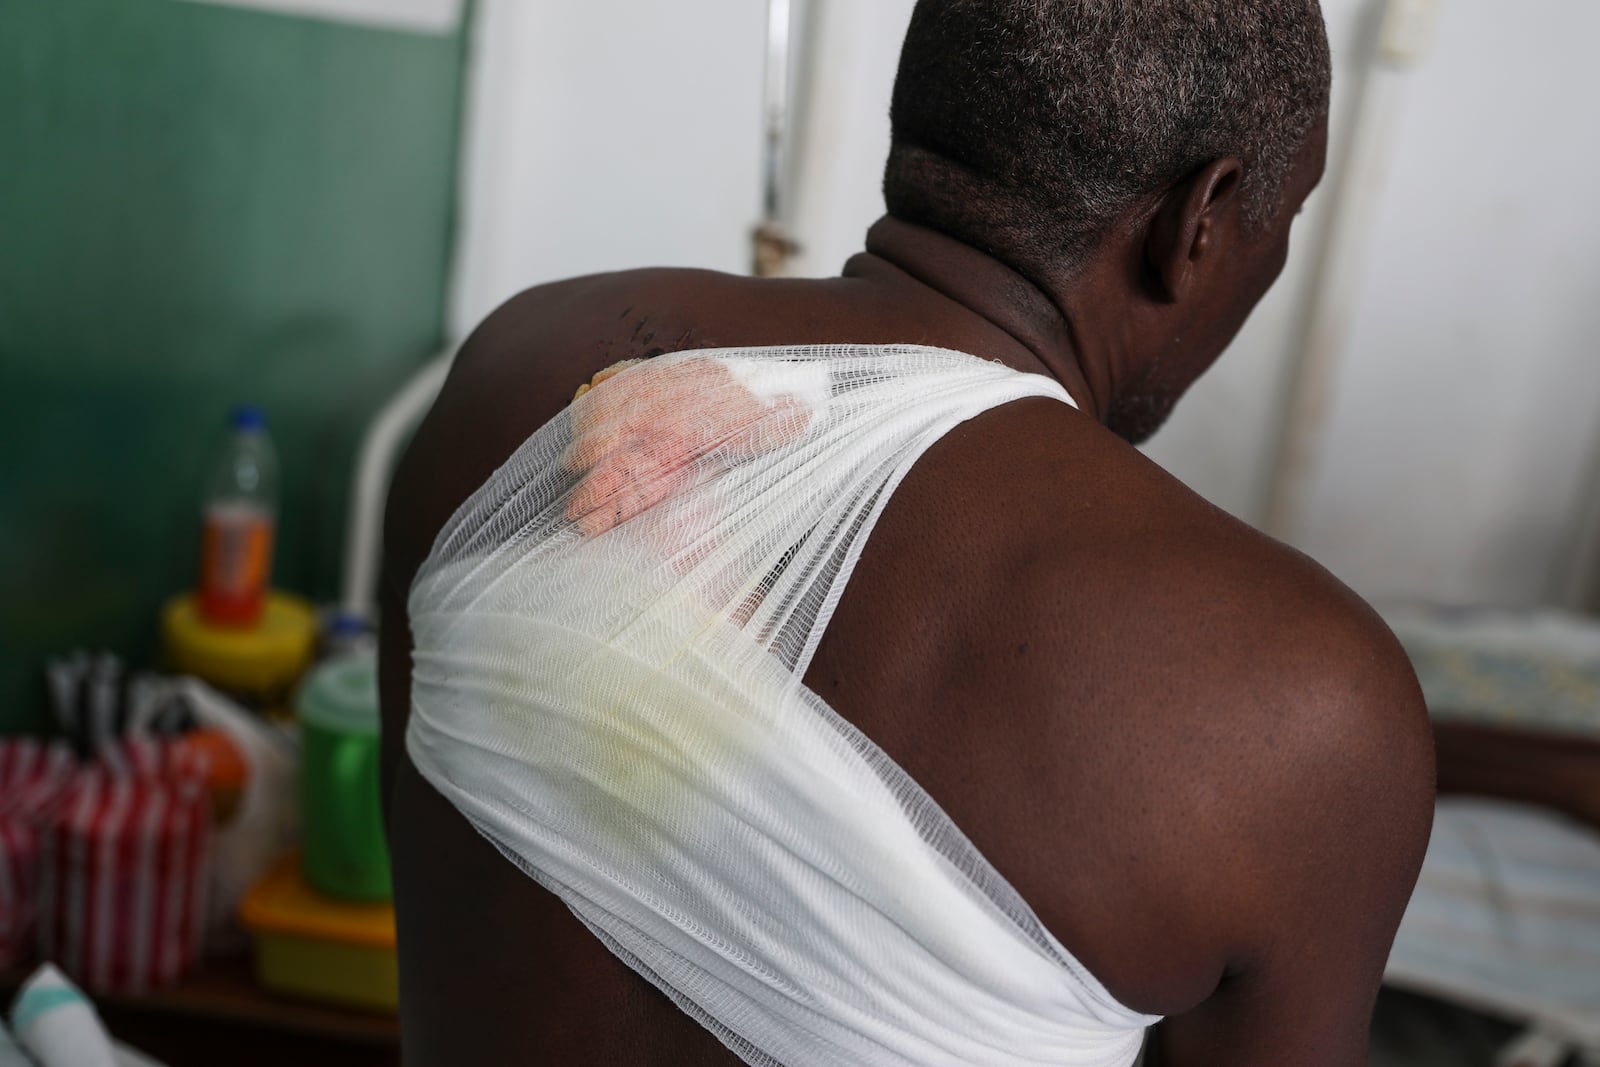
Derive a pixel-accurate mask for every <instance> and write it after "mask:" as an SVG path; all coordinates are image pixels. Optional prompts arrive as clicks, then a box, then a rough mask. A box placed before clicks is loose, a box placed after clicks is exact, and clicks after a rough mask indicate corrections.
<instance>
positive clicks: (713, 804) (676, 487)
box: [402, 346, 1155, 1067]
mask: <svg viewBox="0 0 1600 1067" xmlns="http://www.w3.org/2000/svg"><path fill="white" fill-rule="evenodd" d="M1025 397H1052V398H1055V399H1057V400H1060V401H1062V402H1064V403H1069V404H1070V403H1071V400H1070V399H1069V398H1068V397H1067V395H1066V393H1065V392H1064V391H1063V390H1062V389H1061V388H1060V386H1059V385H1057V384H1056V383H1055V382H1054V381H1052V380H1050V379H1047V378H1044V377H1040V376H1036V375H1026V374H1021V373H1018V372H1016V371H1013V370H1010V369H1008V368H1005V367H1003V366H1000V365H998V364H993V363H988V362H985V361H982V360H979V359H976V358H973V357H971V356H967V355H963V354H960V353H955V352H948V351H944V350H939V349H929V348H920V347H909V346H871V347H867V346H859V347H857V346H852V347H808V348H781V349H753V350H750V349H746V350H713V351H704V352H694V353H683V354H678V355H673V356H665V357H661V358H658V359H656V360H652V361H649V362H647V363H644V364H640V365H638V366H634V367H630V368H629V369H627V370H625V371H623V372H622V373H620V374H617V375H616V376H614V377H611V378H610V379H608V380H606V381H604V382H602V383H601V384H599V385H598V386H596V387H595V388H594V389H592V390H590V391H588V392H587V393H585V394H584V395H583V396H581V397H580V398H579V399H578V400H576V401H575V402H574V403H573V404H572V406H571V407H570V408H569V409H568V410H567V411H566V412H564V413H563V414H562V415H560V416H558V417H557V418H556V419H555V420H553V421H552V422H551V423H549V424H547V425H546V426H544V427H543V428H541V429H540V430H539V431H537V432H536V433H535V434H534V435H533V436H532V437H531V438H529V440H528V441H527V442H526V443H524V444H523V445H522V447H521V448H519V449H518V450H517V452H516V453H515V454H514V455H513V456H512V457H511V458H510V459H509V460H507V461H506V463H505V464H504V465H503V466H502V467H501V468H500V470H498V471H497V472H496V473H495V474H494V475H493V476H492V477H491V478H490V479H489V481H488V482H487V483H486V484H485V485H484V486H483V487H482V488H481V489H479V490H478V491H477V492H476V493H475V494H473V496H472V497H471V498H470V499H468V500H467V501H466V503H464V504H463V505H462V507H461V508H460V510H459V511H458V512H457V513H456V515H455V516H454V517H453V518H452V519H451V520H450V521H449V522H448V523H447V524H446V525H445V527H444V528H443V530H442V531H441V532H440V534H439V537H438V540H437V542H436V543H435V546H434V549H433V552H432V554H431V555H430V556H429V558H428V560H427V561H426V562H425V563H424V565H423V566H422V568H421V569H420V571H419V572H418V574H417V577H416V581H415V583H414V585H413V588H412V592H411V599H410V615H411V625H412V630H413V637H414V645H415V657H414V662H415V668H414V678H413V683H412V710H411V719H410V726H409V729H408V733H407V739H406V740H407V749H408V752H409V754H410V757H411V759H412V761H413V762H414V763H415V765H416V766H417V768H418V770H419V771H420V772H421V773H422V774H423V775H424V776H425V777H426V779H427V780H428V781H429V782H430V783H432V784H433V786H434V787H435V788H437V789H438V790H439V791H440V792H441V793H442V794H443V795H444V796H445V797H446V798H448V799H449V800H450V801H451V802H452V803H453V804H454V805H455V806H456V807H457V808H458V809H459V810H460V811H461V812H462V813H463V814H464V815H465V816H466V817H467V818H468V819H469V820H470V821H471V823H472V825H473V826H474V827H476V828H477V829H478V831H479V832H481V833H482V834H483V835H484V836H485V837H487V838H488V839H489V840H490V841H491V842H493V843H494V844H495V846H496V847H497V848H499V850H500V851H501V852H502V853H503V854H504V855H505V856H506V857H507V859H509V860H511V861H512V862H513V863H515V864H517V865H518V866H519V867H520V868H521V869H522V870H523V871H525V872H526V873H527V874H528V876H529V877H531V878H533V879H534V880H536V881H537V882H538V883H539V884H540V885H542V886H544V887H545V888H547V889H548V890H550V891H551V892H553V893H556V894H557V895H559V896H560V897H561V899H562V900H563V901H565V902H566V904H567V905H568V906H569V907H570V908H571V909H572V911H573V912H574V913H575V914H576V915H577V916H578V917H579V918H580V919H581V920H582V921H583V922H584V923H585V924H587V926H588V927H589V929H590V930H592V931H593V932H594V934H595V935H596V936H597V937H598V938H600V940H601V941H602V942H604V944H605V945H606V946H607V947H608V948H609V949H610V950H611V951H612V952H613V953H615V954H616V955H617V956H618V957H619V958H620V959H621V960H623V961H624V962H626V963H627V964H628V966H630V967H632V968H633V969H634V970H636V971H637V972H638V973H639V974H641V975H642V976H644V977H645V978H646V979H648V980H649V981H651V982H652V983H654V984H655V985H656V986H658V987H659V988H660V989H661V990H663V991H664V992H665V993H666V994H667V995H668V996H669V997H671V998H672V999H673V1000H674V1001H675V1002H676V1003H677V1004H678V1005H679V1006H680V1007H681V1008H682V1009H683V1010H684V1011H686V1012H688V1013H689V1014H691V1015H692V1016H694V1017H695V1018H696V1019H698V1020H699V1021H700V1022H701V1023H702V1024H703V1025H705V1026H706V1027H707V1028H709V1029H710V1030H711V1031H712V1032H714V1033H715V1034H716V1035H717V1036H718V1037H719V1038H720V1039H721V1040H722V1041H723V1043H724V1044H726V1045H727V1046H728V1047H729V1048H730V1049H732V1050H733V1051H734V1052H736V1053H737V1054H738V1055H739V1056H740V1057H741V1058H743V1059H744V1060H745V1062H747V1063H751V1064H758V1065H764V1067H765V1065H790V1067H800V1065H805V1067H814V1065H815V1067H830V1065H838V1067H845V1065H851V1067H860V1065H872V1067H877V1065H882V1067H911V1065H918V1067H928V1065H956V1064H962V1065H967V1064H993V1065H1022V1064H1051V1065H1055V1067H1063V1065H1096V1067H1101V1065H1104V1067H1113V1065H1116V1067H1124V1065H1127V1064H1130V1063H1132V1062H1133V1060H1134V1058H1135V1057H1136V1055H1137V1053H1138V1049H1139V1046H1140V1043H1141V1039H1142V1032H1143V1029H1144V1028H1145V1027H1146V1026H1148V1025H1150V1024H1151V1023H1152V1022H1154V1021H1155V1020H1154V1019H1153V1018H1152V1017H1150V1016H1146V1015H1141V1014H1138V1013H1135V1012H1132V1011H1130V1010H1128V1009H1126V1008H1124V1007H1122V1006H1121V1005H1120V1004H1118V1003H1117V1002H1116V1000H1115V999H1114V998H1113V997H1112V996H1111V995H1110V994H1109V993H1108V992H1107V991H1106V990H1105V989H1104V987H1103V986H1101V984H1100V983H1099V982H1098V981H1096V980H1095V978H1094V977H1093V976H1092V975H1090V974H1089V973H1088V972H1087V970H1086V969H1085V968H1083V967H1082V966H1081V965H1080V964H1079V963H1078V962H1077V961H1076V960H1074V958H1073V957H1072V955H1071V954H1070V953H1069V952H1068V951H1067V950H1066V949H1065V947H1063V946H1062V945H1061V944H1060V943H1059V942H1058V941H1057V940H1056V939H1055V938H1054V937H1053V936H1052V935H1051V934H1050V933H1049V932H1048V931H1046V930H1045V929H1044V928H1043V926H1042V925H1041V924H1040V923H1039V922H1038V920H1037V919H1036V918H1035V916H1034V915H1033V912H1032V911H1031V910H1030V909H1029V908H1028V906H1027V904H1026V903H1025V902H1024V901H1023V900H1022V899H1021V898H1020V897H1019V896H1018V895H1017V893H1016V892H1015V891H1014V890H1013V889H1012V888H1011V887H1010V886H1009V885H1008V884H1007V883H1006V882H1005V880H1004V879H1003V878H1001V877H1000V876H999V874H998V873H997V872H996V871H995V870H994V869H993V868H992V867H991V866H990V865H989V864H988V863H987V862H986V861H985V860H984V858H983V856H982V855H980V854H979V853H978V851H977V850H976V849H975V848H974V847H973V846H972V845H971V843H970V842H968V841H967V839H966V838H965V837H964V836H963V835H962V833H961V831H960V830H959V829H957V828H956V826H955V825H954V824H953V823H952V822H951V821H950V819H949V818H948V817H947V816H946V815H945V814H944V813H943V812H942V811H941V810H940V809H939V808H938V806H937V805H936V804H935V803H934V802H933V801H932V800H931V799H930V798H929V797H928V795H927V794H926V793H925V792H924V791H923V790H922V789H921V788H920V787H919V786H918V785H917V783H916V782H914V781H913V780H912V779H911V778H910V777H909V776H908V775H906V774H905V773H904V772H903V771H902V770H901V769H900V768H899V767H898V766H896V765H895V764H894V763H893V762H892V761H891V760H890V759H889V758H888V757H887V756H886V755H885V754H884V753H883V752H882V751H881V750H880V749H879V748H878V747H877V746H876V745H874V744H873V743H872V741H871V740H869V739H868V738H867V737H865V736H864V735H862V733H861V732H860V731H859V730H857V729H856V728H855V727H854V726H852V725H851V724H850V723H848V722H846V721H845V720H844V719H842V718H841V717H840V716H839V715H837V714H836V713H835V712H834V711H833V710H832V709H831V708H829V707H828V705H827V704H826V703H825V702H824V701H823V700H822V699H821V698H820V697H818V696H817V695H816V694H815V693H813V692H811V691H810V690H809V689H807V688H806V687H805V685H804V684H803V682H802V678H803V676H804V674H805V669H806V666H807V664H808V663H809V662H810V659H811V656H812V654H813V653H814V651H815V649H816V646H817V642H818V641H819V639H820V638H821V635H822V632H823V630H824V629H825V627H826V626H827V623H828V620H829V618H830V617H831V615H832V612H833V609H834V607H835V605H836V604H837V603H838V600H839V597H840V595H841V593H842V592H843V590H844V587H845V584H846V582H847V581H848V579H849V576H850V571H851V569H852V568H853V567H854V565H855V562H856V560H857V559H858V558H859V555H860V553H861V549H862V547H863V546H864V544H865V542H866V539H867V537H868V535H869V534H870V532H871V530H872V526H873V523H874V522H875V521H876V519H877V517H878V515H879V513H880V512H881V511H882V509H883V507H884V505H885V504H886V503H887V501H888V500H889V498H890V496H891V495H892V494H893V492H894V490H895V487H896V486H897V485H898V484H899V482H900V480H901V479H902V478H903V477H904V476H905V474H906V472H907V471H908V470H909V469H910V468H911V465H912V464H913V463H914V462H915V461H916V459H917V458H918V457H919V456H920V455H921V454H922V453H923V452H924V451H925V450H926V449H927V448H928V447H929V446H930V445H931V444H932V443H933V442H935V441H936V440H938V439H939V438H940V437H941V436H943V435H944V434H945V433H946V432H947V431H949V430H950V429H951V428H952V427H954V426H956V425H957V424H959V423H961V422H963V421H965V420H967V419H969V418H972V417H973V416H975V415H977V414H979V413H981V412H983V411H987V410H989V409H990V408H993V407H996V406H998V405H1001V404H1005V403H1008V402H1010V401H1013V400H1019V399H1022V398H1025ZM908 624H909V623H908ZM402 832H404V831H403V830H402ZM486 921H491V922H492V921H493V920H492V918H489V919H486ZM528 966H538V961H537V960H530V961H529V963H528Z"/></svg>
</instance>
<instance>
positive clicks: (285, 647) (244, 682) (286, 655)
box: [161, 593, 317, 710]
mask: <svg viewBox="0 0 1600 1067" xmlns="http://www.w3.org/2000/svg"><path fill="white" fill-rule="evenodd" d="M161 638H162V644H163V645H164V646H165V649H166V656H167V662H168V664H169V665H170V666H171V667H172V668H173V670H176V671H178V672H180V673H182V674H192V675H194V676H195V677H196V678H199V679H200V680H201V681H204V682H209V683H210V684H212V685H214V686H216V687H217V688H218V689H221V690H224V691H225V692H229V693H233V694H235V695H237V696H240V697H243V698H244V699H245V700H246V701H248V702H249V703H251V704H253V705H255V706H257V707H260V708H263V709H267V710H278V709H282V708H284V707H286V706H287V704H288V696H289V691H290V690H291V689H292V688H293V687H294V685H295V683H296V682H298V681H299V680H300V676H301V675H302V674H304V673H305V670H306V668H307V667H308V666H310V665H311V654H312V651H313V650H314V647H315V645H316V638H317V616H316V612H314V611H313V610H312V608H311V605H310V604H308V603H307V602H306V601H304V600H302V599H300V598H299V597H297V596H291V595H290V594H288V593H269V594H267V602H266V606H265V607H264V608H263V609H262V612H261V619H260V621H259V622H258V623H257V624H256V625H254V626H249V627H229V626H215V625H213V624H211V623H209V622H207V621H206V620H205V618H204V617H202V616H201V614H200V607H199V604H198V603H197V602H196V600H195V598H194V597H193V596H192V595H188V596H179V597H173V598H172V599H171V600H169V601H167V606H166V608H165V609H163V611H162V613H161Z"/></svg>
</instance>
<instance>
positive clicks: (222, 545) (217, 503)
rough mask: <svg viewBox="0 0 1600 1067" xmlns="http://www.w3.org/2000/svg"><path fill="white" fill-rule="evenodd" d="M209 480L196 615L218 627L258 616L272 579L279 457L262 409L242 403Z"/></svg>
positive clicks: (246, 623)
mask: <svg viewBox="0 0 1600 1067" xmlns="http://www.w3.org/2000/svg"><path fill="white" fill-rule="evenodd" d="M229 422H230V425H231V426H232V433H231V434H230V436H229V438H228V445H227V448H226V449H225V450H224V451H223V453H222V455H220V456H218V457H217V464H216V466H215V467H214V468H213V469H212V472H211V479H210V481H209V482H208V483H207V487H206V497H205V507H204V516H203V519H204V524H205V525H204V529H203V533H202V537H201V549H200V594H199V601H200V614H201V615H202V616H204V618H205V619H206V621H207V622H210V623H212V624H214V625H217V626H235V627H249V626H253V625H255V623H256V622H257V621H259V620H260V618H261V610H262V607H263V606H264V605H265V603H266V599H267V589H268V587H269V585H270V583H271V580H272V547H273V533H274V531H275V528H276V526H277V519H278V457H277V453H276V452H275V451H274V450H273V448H272V438H270V437H268V436H267V419H266V415H265V414H264V413H263V412H262V411H261V409H260V408H256V407H242V408H238V409H237V410H235V411H234V412H233V415H232V417H231V419H230V420H229Z"/></svg>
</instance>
